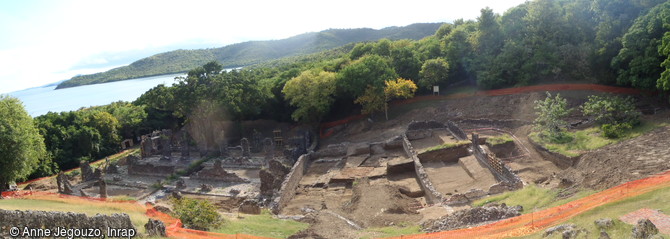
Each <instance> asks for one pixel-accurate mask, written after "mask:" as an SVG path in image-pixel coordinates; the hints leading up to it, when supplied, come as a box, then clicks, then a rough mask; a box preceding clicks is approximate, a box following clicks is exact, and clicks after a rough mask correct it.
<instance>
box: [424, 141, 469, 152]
mask: <svg viewBox="0 0 670 239" xmlns="http://www.w3.org/2000/svg"><path fill="white" fill-rule="evenodd" d="M469 143H470V141H467V140H462V141H457V142H455V143H444V144H440V145H436V146H433V147H430V148H427V149H426V150H425V152H430V151H435V150H440V149H448V148H453V147H457V146H461V145H464V144H469Z"/></svg>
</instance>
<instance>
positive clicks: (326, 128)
mask: <svg viewBox="0 0 670 239" xmlns="http://www.w3.org/2000/svg"><path fill="white" fill-rule="evenodd" d="M566 90H592V91H600V92H607V93H615V94H640V93H642V92H643V91H641V90H638V89H633V88H625V87H616V86H606V85H597V84H549V85H534V86H524V87H514V88H506V89H498V90H486V91H477V92H473V93H457V94H452V95H448V96H442V95H422V96H416V97H413V98H411V99H406V100H396V101H393V102H391V103H390V104H391V105H404V104H410V103H414V102H420V101H426V100H441V99H460V98H467V97H473V96H499V95H513V94H520V93H528V92H537V91H566ZM647 93H652V92H647ZM365 116H367V115H366V114H360V115H352V116H349V117H347V118H344V119H341V120H337V121H332V122H326V123H322V124H321V125H320V126H321V130H320V132H319V133H320V136H321V138H327V137H329V136H331V135H332V134H333V133H334V130H332V129H331V128H333V127H335V126H338V125H343V124H346V123H349V122H351V121H355V120H359V119H362V118H365Z"/></svg>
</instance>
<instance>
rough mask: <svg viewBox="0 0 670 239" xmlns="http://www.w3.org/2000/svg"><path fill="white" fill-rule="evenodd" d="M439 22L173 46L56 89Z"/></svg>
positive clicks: (244, 60)
mask: <svg viewBox="0 0 670 239" xmlns="http://www.w3.org/2000/svg"><path fill="white" fill-rule="evenodd" d="M440 25H441V23H416V24H412V25H408V26H404V27H387V28H384V29H380V30H375V29H370V28H359V29H329V30H325V31H321V32H310V33H305V34H301V35H297V36H294V37H290V38H286V39H282V40H273V41H249V42H243V43H237V44H232V45H228V46H225V47H220V48H211V49H198V50H175V51H170V52H165V53H160V54H156V55H153V56H150V57H147V58H143V59H141V60H138V61H136V62H133V63H132V64H130V65H128V66H123V67H119V68H115V69H111V70H109V71H106V72H101V73H96V74H91V75H81V76H75V77H73V78H72V79H71V80H68V81H65V82H63V83H61V84H59V85H58V87H57V89H62V88H67V87H74V86H79V85H88V84H96V83H104V82H112V81H119V80H126V79H133V78H139V77H146V76H154V75H164V74H171V73H179V72H186V71H188V70H190V69H192V68H194V67H197V66H200V65H203V64H205V63H207V62H209V61H213V60H216V61H218V62H219V63H221V64H222V65H223V66H224V67H225V68H234V67H240V66H249V65H253V64H257V63H261V62H265V61H268V60H273V59H279V58H282V57H288V56H296V55H303V54H309V53H315V52H319V51H323V50H327V49H332V48H335V47H339V46H343V45H346V44H348V43H353V42H362V41H376V40H379V39H382V38H388V39H394V40H398V39H414V40H418V39H421V38H423V37H426V36H429V35H431V34H433V33H435V30H437V28H438V27H440Z"/></svg>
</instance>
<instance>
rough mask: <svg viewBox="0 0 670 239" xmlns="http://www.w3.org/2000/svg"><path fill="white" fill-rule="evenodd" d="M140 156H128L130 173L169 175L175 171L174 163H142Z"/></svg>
mask: <svg viewBox="0 0 670 239" xmlns="http://www.w3.org/2000/svg"><path fill="white" fill-rule="evenodd" d="M138 161H139V160H138V158H137V157H134V156H128V174H130V175H147V176H167V175H170V174H173V173H174V172H175V166H174V165H153V164H149V163H140V162H138Z"/></svg>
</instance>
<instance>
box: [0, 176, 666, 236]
mask: <svg viewBox="0 0 670 239" xmlns="http://www.w3.org/2000/svg"><path fill="white" fill-rule="evenodd" d="M665 187H670V171H667V172H665V173H662V174H658V175H654V176H651V177H648V178H644V179H640V180H636V181H632V182H628V183H624V184H621V185H619V186H616V187H613V188H610V189H607V190H604V191H601V192H598V193H595V194H593V195H590V196H587V197H584V198H582V199H578V200H575V201H572V202H569V203H566V204H563V205H561V206H557V207H553V208H548V209H545V210H542V211H538V212H533V213H529V214H524V215H521V216H518V217H514V218H509V219H505V220H502V221H498V222H495V223H492V224H488V225H484V226H479V227H473V228H466V229H459V230H453V231H443V232H435V233H426V234H417V235H407V236H401V237H390V238H403V239H409V238H420V239H429V238H507V237H518V236H525V235H530V234H533V233H537V232H540V231H542V230H545V229H546V228H549V227H552V226H555V225H558V224H560V223H562V222H565V221H567V220H568V219H570V218H572V217H575V216H577V215H579V214H581V213H584V212H586V211H589V210H591V209H594V208H596V207H598V206H601V205H604V204H606V203H612V202H617V201H620V200H623V199H626V198H631V197H635V196H638V195H641V194H644V193H647V192H651V191H654V190H657V189H661V188H665ZM2 196H3V197H8V198H40V197H52V198H53V197H56V198H60V199H65V200H67V199H70V200H72V201H73V202H74V201H76V200H82V199H85V200H92V201H105V202H106V203H125V204H128V207H130V206H131V205H130V204H135V206H137V205H139V204H137V202H135V201H126V200H113V199H100V198H85V197H77V196H69V195H61V194H55V193H46V192H31V191H14V192H3V193H2ZM145 208H146V215H147V216H149V217H151V218H155V219H158V220H161V221H163V222H164V223H165V225H166V229H167V233H168V236H169V237H173V238H239V239H242V238H248V239H262V238H267V237H258V236H251V235H243V234H235V235H230V234H222V233H214V232H205V231H198V230H190V229H185V228H182V223H181V221H179V219H176V218H173V217H171V216H170V215H167V214H165V213H162V212H159V211H157V210H156V209H154V208H153V207H152V206H151V205H145Z"/></svg>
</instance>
